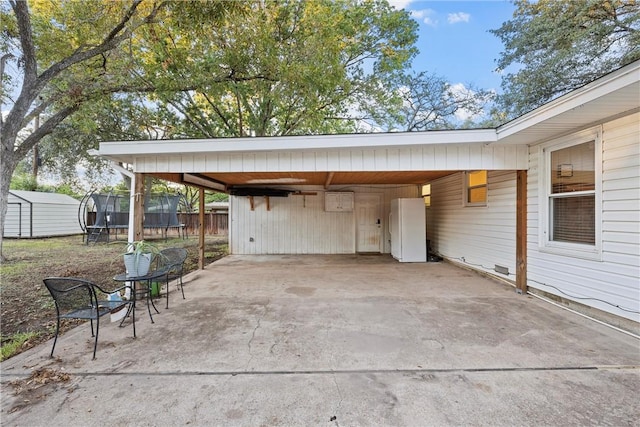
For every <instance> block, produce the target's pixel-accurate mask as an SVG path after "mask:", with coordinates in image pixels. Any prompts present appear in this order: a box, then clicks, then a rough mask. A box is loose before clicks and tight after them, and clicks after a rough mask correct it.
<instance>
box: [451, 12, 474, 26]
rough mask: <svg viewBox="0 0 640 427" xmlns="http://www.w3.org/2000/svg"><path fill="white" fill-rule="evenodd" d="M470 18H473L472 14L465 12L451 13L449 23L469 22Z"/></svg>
mask: <svg viewBox="0 0 640 427" xmlns="http://www.w3.org/2000/svg"><path fill="white" fill-rule="evenodd" d="M469 19H471V15H469V14H468V13H465V12H457V13H450V14H449V15H448V16H447V22H448V23H449V24H457V23H458V22H469Z"/></svg>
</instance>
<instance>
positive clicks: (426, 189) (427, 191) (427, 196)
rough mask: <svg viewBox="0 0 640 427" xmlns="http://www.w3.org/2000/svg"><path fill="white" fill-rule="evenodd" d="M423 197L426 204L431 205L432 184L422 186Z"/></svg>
mask: <svg viewBox="0 0 640 427" xmlns="http://www.w3.org/2000/svg"><path fill="white" fill-rule="evenodd" d="M422 198H423V199H424V205H425V206H426V207H429V206H431V184H425V185H423V186H422Z"/></svg>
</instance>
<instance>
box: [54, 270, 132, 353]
mask: <svg viewBox="0 0 640 427" xmlns="http://www.w3.org/2000/svg"><path fill="white" fill-rule="evenodd" d="M43 281H44V284H45V286H46V287H47V289H48V290H49V293H50V294H51V296H52V297H53V300H54V302H55V307H56V317H57V322H56V335H55V338H54V340H53V347H52V348H51V355H50V356H51V357H53V351H54V350H55V348H56V342H57V341H58V334H59V332H60V319H84V320H89V321H90V322H91V336H92V337H95V341H94V344H93V358H94V359H95V358H96V349H97V347H98V333H99V331H100V317H102V316H105V315H107V314H110V313H111V311H112V310H114V309H117V308H119V307H122V306H123V305H126V304H129V302H128V301H101V300H99V299H98V292H100V293H105V294H106V293H108V292H107V291H104V290H102V289H101V288H100V287H99V286H97V285H96V284H95V283H93V282H90V281H88V280H85V279H79V278H75V277H48V278H46V279H44V280H43ZM120 289H123V288H120ZM120 289H117V290H120ZM94 320H95V321H96V328H95V333H94V329H93V321H94ZM134 322H135V320H134ZM134 336H135V324H134Z"/></svg>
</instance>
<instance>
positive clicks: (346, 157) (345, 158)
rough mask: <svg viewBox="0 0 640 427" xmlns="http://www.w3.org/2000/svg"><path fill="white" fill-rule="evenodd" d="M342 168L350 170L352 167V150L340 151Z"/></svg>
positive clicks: (342, 169)
mask: <svg viewBox="0 0 640 427" xmlns="http://www.w3.org/2000/svg"><path fill="white" fill-rule="evenodd" d="M340 170H341V171H350V170H352V169H351V152H350V151H347V150H343V151H340Z"/></svg>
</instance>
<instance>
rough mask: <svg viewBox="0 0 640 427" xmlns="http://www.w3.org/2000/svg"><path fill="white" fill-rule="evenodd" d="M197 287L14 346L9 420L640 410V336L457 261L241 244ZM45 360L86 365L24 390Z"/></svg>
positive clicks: (351, 421) (338, 420)
mask: <svg viewBox="0 0 640 427" xmlns="http://www.w3.org/2000/svg"><path fill="white" fill-rule="evenodd" d="M172 291H173V292H175V291H174V290H173V287H172ZM185 293H186V297H187V299H186V300H182V299H180V298H171V300H172V301H173V302H172V303H171V307H170V308H169V309H168V310H165V309H161V313H160V314H158V315H156V316H154V320H155V322H156V323H155V324H151V323H150V322H149V319H148V317H146V313H145V312H144V310H140V315H139V320H138V322H137V326H138V338H137V339H133V338H131V331H130V328H129V327H128V326H127V325H125V327H124V328H118V327H117V324H109V325H107V326H106V327H105V328H104V330H102V332H101V334H100V338H101V340H100V343H99V347H98V354H97V359H96V360H95V361H92V360H91V339H90V335H89V328H88V325H84V326H82V327H80V328H77V329H76V330H73V331H71V332H69V333H68V334H65V335H64V336H63V337H62V339H61V341H59V342H58V346H57V352H58V353H57V358H56V359H53V360H51V359H49V358H48V353H49V351H50V345H51V343H50V342H49V343H46V344H43V345H41V346H39V347H37V348H34V349H32V350H30V351H27V352H25V353H23V354H20V355H18V356H17V357H15V358H12V359H10V360H9V361H6V362H3V363H2V381H3V390H4V392H3V393H2V421H3V425H4V424H6V425H41V424H42V423H43V420H46V423H47V424H49V425H68V426H75V425H78V426H80V425H82V426H93V425H102V424H104V423H105V422H108V423H109V424H110V425H131V424H136V425H158V424H164V425H282V426H292V425H300V426H303V425H328V426H345V425H404V426H422V425H602V424H606V425H634V424H636V423H637V414H638V413H639V412H640V403H639V402H638V399H637V396H638V392H639V391H640V368H639V366H640V347H639V341H638V340H637V339H636V338H633V337H631V336H630V335H627V334H623V333H621V332H619V331H616V330H613V329H610V328H608V327H605V326H603V325H601V324H598V323H595V322H592V321H590V320H587V319H585V318H583V317H580V316H577V315H576V314H573V313H571V312H568V311H566V310H563V309H560V308H558V307H556V306H553V305H550V304H547V303H544V302H542V301H540V300H538V299H536V298H534V297H531V296H527V297H523V296H519V295H517V294H516V293H515V292H513V288H512V286H511V285H508V284H505V283H502V282H497V281H495V280H490V279H487V278H486V277H483V276H480V275H478V274H477V273H475V272H472V271H469V270H465V269H462V268H459V267H457V266H454V265H452V264H449V263H444V262H443V263H422V264H409V265H407V264H404V265H401V264H398V263H397V262H396V261H395V260H393V259H391V258H390V257H389V256H388V255H355V254H354V255H325V256H322V255H310V256H300V255H296V256H286V255H280V256H234V255H231V256H228V257H226V258H223V259H221V260H219V261H217V262H215V263H213V264H211V265H209V266H207V267H206V268H205V269H204V270H198V271H195V272H193V273H191V274H189V275H188V276H187V277H186V281H185ZM39 368H48V369H52V370H53V371H55V372H64V373H67V374H69V375H70V378H69V380H68V381H66V382H53V383H49V384H43V385H40V386H38V387H37V388H34V389H33V390H31V391H30V392H28V393H27V392H25V393H23V394H20V395H17V396H14V395H12V393H11V392H10V391H11V390H12V388H11V387H10V386H9V385H8V381H12V380H13V381H18V382H20V381H22V384H25V383H26V380H27V379H28V378H29V375H30V374H31V373H32V372H34V371H36V370H37V369H39Z"/></svg>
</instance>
